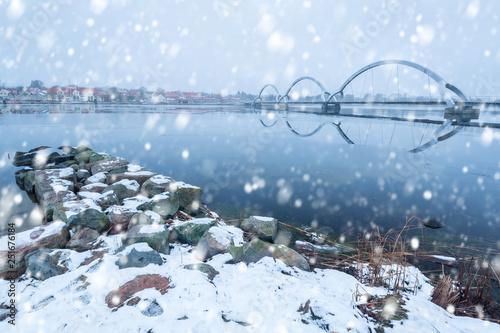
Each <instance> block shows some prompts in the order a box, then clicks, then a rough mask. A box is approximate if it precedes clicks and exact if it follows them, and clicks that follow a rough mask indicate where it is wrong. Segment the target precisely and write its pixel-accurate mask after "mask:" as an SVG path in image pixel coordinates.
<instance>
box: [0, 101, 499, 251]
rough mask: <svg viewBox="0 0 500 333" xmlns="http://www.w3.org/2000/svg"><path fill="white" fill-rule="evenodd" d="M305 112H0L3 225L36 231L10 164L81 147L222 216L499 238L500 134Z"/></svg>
mask: <svg viewBox="0 0 500 333" xmlns="http://www.w3.org/2000/svg"><path fill="white" fill-rule="evenodd" d="M305 111H308V112H307V113H304V112H288V113H285V112H270V111H268V112H267V111H264V110H253V109H245V108H237V107H191V108H174V107H166V106H161V107H154V106H153V107H152V106H147V107H146V106H97V107H95V106H93V105H90V106H87V105H59V106H21V107H19V108H18V109H5V108H3V109H1V110H0V142H1V143H2V144H1V148H0V190H1V194H0V223H1V226H0V227H1V228H4V227H5V225H6V223H7V221H9V220H13V219H15V218H17V222H18V224H19V228H20V229H24V228H29V227H31V226H33V225H36V224H39V223H40V221H39V216H37V214H34V213H32V212H34V211H35V210H34V208H35V206H34V205H33V204H32V203H31V202H30V201H29V199H28V197H27V195H26V194H25V193H23V192H21V191H20V190H19V189H18V188H17V186H16V185H15V180H14V172H15V170H16V169H17V168H14V167H13V166H12V164H11V161H12V160H11V159H10V160H9V155H10V157H11V158H12V156H13V155H14V153H15V151H17V150H19V151H27V150H29V149H31V148H34V147H37V146H40V145H47V146H53V147H57V146H59V145H62V144H68V145H72V146H77V145H79V144H85V145H88V146H89V147H91V148H92V149H94V150H95V151H103V152H109V153H111V154H114V155H117V156H121V157H123V158H125V159H127V160H129V161H130V162H133V163H137V164H140V165H141V166H144V167H146V168H147V169H149V170H151V171H154V172H157V173H161V174H165V175H170V176H172V177H173V178H174V179H177V180H182V181H185V182H187V183H191V184H194V185H198V186H201V187H203V188H204V191H205V193H204V198H203V199H204V201H205V202H206V203H207V204H208V205H209V206H210V207H212V208H214V209H215V210H216V211H218V212H219V213H220V215H222V216H227V217H236V216H239V214H240V213H241V214H244V213H245V212H246V213H249V212H251V213H258V214H261V215H270V216H274V217H276V218H278V219H279V220H280V221H284V222H286V221H289V222H296V223H299V224H303V225H311V224H313V225H316V224H318V225H328V226H331V227H332V228H333V229H334V230H335V232H336V233H339V234H340V233H342V232H345V231H346V230H349V229H351V228H353V227H358V229H356V230H357V231H359V230H365V229H371V228H372V226H373V225H378V226H380V227H381V228H382V229H383V230H384V229H385V230H386V229H387V228H390V227H393V226H400V225H403V224H404V222H405V219H406V218H407V217H410V216H413V215H415V216H418V217H420V218H426V217H429V218H438V219H439V220H440V221H441V222H442V223H443V224H445V226H446V227H445V228H444V229H440V230H436V231H435V232H436V235H440V234H443V235H444V234H453V235H456V236H457V237H462V238H465V235H467V236H468V237H473V236H480V237H486V238H488V239H491V240H492V241H494V242H496V241H497V240H500V130H499V129H495V128H484V127H477V126H465V127H457V126H449V127H447V128H442V127H443V126H441V125H442V123H443V122H444V119H443V110H442V109H439V108H438V109H427V108H419V109H417V108H413V109H412V108H408V109H401V108H397V107H391V108H384V109H376V108H368V107H365V108H358V109H355V108H344V109H343V110H342V113H343V114H344V115H340V116H333V115H319V114H313V113H312V112H315V111H319V110H315V109H307V110H305ZM387 117H390V118H387ZM408 119H410V120H415V121H408ZM478 122H482V123H496V124H498V123H500V110H498V109H497V110H494V109H489V110H488V109H487V110H483V111H482V112H481V115H480V119H479V121H475V123H476V124H477V123H478ZM440 126H441V127H440ZM436 131H438V133H437V135H435V134H436ZM433 135H434V136H433ZM438 136H439V137H441V138H440V139H439V140H437V137H438Z"/></svg>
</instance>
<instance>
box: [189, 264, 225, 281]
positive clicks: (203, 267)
mask: <svg viewBox="0 0 500 333" xmlns="http://www.w3.org/2000/svg"><path fill="white" fill-rule="evenodd" d="M184 269H189V270H193V271H200V272H202V273H205V274H207V277H208V279H209V280H213V278H214V277H215V276H216V275H217V274H219V272H218V271H216V270H215V268H213V267H212V266H210V265H209V264H201V263H200V264H190V265H184Z"/></svg>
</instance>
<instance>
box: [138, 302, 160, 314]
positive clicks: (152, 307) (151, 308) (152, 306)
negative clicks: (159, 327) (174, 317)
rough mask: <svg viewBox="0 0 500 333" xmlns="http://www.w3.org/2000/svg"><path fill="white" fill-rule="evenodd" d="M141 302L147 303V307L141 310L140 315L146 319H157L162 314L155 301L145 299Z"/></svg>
mask: <svg viewBox="0 0 500 333" xmlns="http://www.w3.org/2000/svg"><path fill="white" fill-rule="evenodd" d="M141 302H147V303H148V305H147V306H146V307H145V308H144V309H143V310H141V313H142V314H143V315H145V316H146V317H158V316H160V315H162V314H163V308H162V307H161V305H160V304H158V302H157V301H156V300H155V299H153V300H150V299H147V298H145V299H143V300H141Z"/></svg>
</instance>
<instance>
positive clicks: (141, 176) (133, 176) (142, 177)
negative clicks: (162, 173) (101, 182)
mask: <svg viewBox="0 0 500 333" xmlns="http://www.w3.org/2000/svg"><path fill="white" fill-rule="evenodd" d="M154 175H155V173H152V172H149V171H138V172H123V173H109V174H108V175H106V182H107V183H108V184H114V183H116V182H119V181H120V180H122V179H130V180H135V181H136V182H137V183H139V185H142V184H144V182H146V181H147V180H148V179H149V178H151V177H153V176H154Z"/></svg>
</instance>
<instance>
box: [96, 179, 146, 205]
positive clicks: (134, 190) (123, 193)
mask: <svg viewBox="0 0 500 333" xmlns="http://www.w3.org/2000/svg"><path fill="white" fill-rule="evenodd" d="M139 188H140V186H139V183H137V182H136V181H135V180H128V179H122V180H120V181H119V182H116V183H114V184H113V185H109V186H108V187H106V188H105V189H104V190H103V191H102V193H103V194H104V193H106V192H109V191H113V192H114V193H115V194H116V196H117V197H118V200H119V201H120V202H123V199H125V198H130V197H133V196H135V195H137V194H138V193H139Z"/></svg>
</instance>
